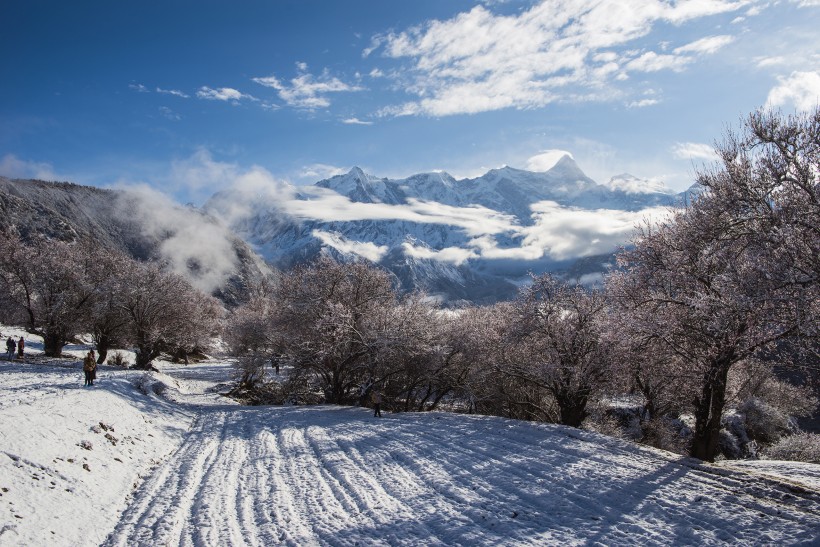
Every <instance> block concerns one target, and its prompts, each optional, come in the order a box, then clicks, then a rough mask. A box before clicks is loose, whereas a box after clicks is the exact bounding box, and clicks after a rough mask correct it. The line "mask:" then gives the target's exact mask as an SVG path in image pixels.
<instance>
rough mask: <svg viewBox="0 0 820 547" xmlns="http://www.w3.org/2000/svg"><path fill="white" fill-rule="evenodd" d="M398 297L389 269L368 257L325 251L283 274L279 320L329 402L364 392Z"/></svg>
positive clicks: (300, 367)
mask: <svg viewBox="0 0 820 547" xmlns="http://www.w3.org/2000/svg"><path fill="white" fill-rule="evenodd" d="M396 301H397V295H396V292H395V290H394V289H393V284H392V281H391V279H390V277H389V275H388V274H387V273H386V272H385V271H383V270H381V269H378V268H376V267H373V266H371V265H368V264H366V263H363V262H355V263H344V264H343V263H337V262H335V261H333V260H332V259H329V258H324V257H323V258H320V259H319V260H318V261H316V262H314V263H312V264H310V265H307V266H304V267H301V268H297V269H295V270H294V271H293V272H291V273H289V274H286V275H284V276H282V278H281V280H280V283H279V286H278V287H277V291H276V305H277V310H276V313H277V319H276V324H277V326H278V327H279V334H280V337H281V340H282V343H283V344H284V346H285V348H286V351H287V353H288V355H289V357H290V359H291V360H292V362H293V364H294V366H295V368H296V372H297V373H303V374H304V373H308V374H311V375H313V376H314V377H315V378H317V379H318V381H319V383H320V385H321V388H322V389H323V391H324V394H325V400H326V401H328V402H331V403H346V402H351V401H353V400H355V399H356V398H358V395H359V390H360V389H361V386H362V385H363V384H366V383H367V382H368V380H370V379H371V378H372V376H373V374H374V372H375V370H376V367H377V364H378V363H377V355H378V349H379V348H380V347H381V346H382V345H383V344H384V337H385V336H388V333H387V332H386V322H385V319H384V316H385V314H389V311H390V309H391V308H392V307H394V306H395V305H396Z"/></svg>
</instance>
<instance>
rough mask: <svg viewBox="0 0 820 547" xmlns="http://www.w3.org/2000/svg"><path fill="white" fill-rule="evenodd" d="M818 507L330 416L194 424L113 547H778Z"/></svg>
mask: <svg viewBox="0 0 820 547" xmlns="http://www.w3.org/2000/svg"><path fill="white" fill-rule="evenodd" d="M818 533H820V494H818V493H817V492H812V491H810V490H804V489H801V488H792V487H790V486H788V485H785V484H783V483H778V482H774V481H762V480H760V479H757V478H753V477H751V476H749V475H745V474H742V473H736V472H729V471H723V470H720V469H716V468H714V467H712V466H699V465H697V464H696V463H694V462H693V461H691V460H686V459H679V458H676V457H674V456H672V455H667V454H664V453H660V452H656V451H652V450H646V449H641V448H639V447H636V446H634V445H629V444H626V443H621V442H619V441H614V440H609V439H606V438H603V437H599V436H597V435H593V434H589V433H585V432H580V431H576V430H570V429H567V428H562V427H554V426H547V425H535V424H528V423H520V422H512V421H507V420H502V419H497V418H486V417H468V416H455V415H447V414H423V415H422V414H403V415H391V416H389V417H386V418H384V419H382V420H377V419H374V418H372V417H371V416H370V413H369V412H368V411H366V410H363V409H354V408H338V407H288V408H251V409H248V408H223V409H211V410H209V411H206V412H203V413H202V414H200V416H199V418H198V419H197V420H196V422H195V425H194V427H193V429H192V431H191V433H190V435H189V436H188V437H187V439H186V440H185V442H184V444H183V445H182V447H181V448H180V449H179V451H178V452H177V453H176V454H175V455H174V456H173V457H171V458H169V459H168V460H167V461H166V462H165V464H164V465H162V466H161V467H160V468H159V469H158V470H157V471H156V473H155V474H154V476H153V477H152V478H151V479H149V480H148V481H147V482H146V483H145V484H144V485H143V486H142V488H141V489H140V490H139V491H138V492H137V493H136V496H135V501H134V502H133V503H132V505H131V506H130V507H129V509H128V510H127V511H126V513H125V514H124V515H123V517H122V519H121V521H120V524H119V525H118V526H117V528H116V530H115V532H114V533H113V534H112V535H111V536H110V537H109V538H108V542H107V544H111V545H152V546H153V545H277V544H283V545H356V544H358V545H395V544H410V545H413V544H417V545H499V544H517V545H518V544H533V545H545V544H562V545H564V544H596V543H598V544H603V545H614V544H630V545H635V544H642V545H645V544H663V545H669V544H678V545H680V544H697V545H704V544H722V543H742V544H789V543H792V544H793V543H802V542H807V543H811V542H813V541H816V539H817V537H818Z"/></svg>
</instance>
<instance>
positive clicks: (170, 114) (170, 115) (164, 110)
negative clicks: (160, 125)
mask: <svg viewBox="0 0 820 547" xmlns="http://www.w3.org/2000/svg"><path fill="white" fill-rule="evenodd" d="M159 113H160V114H162V115H163V117H165V118H167V119H169V120H171V121H173V122H178V121H179V120H181V119H182V117H181V116H180V115H179V114H177V113H176V112H174V111H173V110H171V109H170V108H168V107H167V106H161V107H159Z"/></svg>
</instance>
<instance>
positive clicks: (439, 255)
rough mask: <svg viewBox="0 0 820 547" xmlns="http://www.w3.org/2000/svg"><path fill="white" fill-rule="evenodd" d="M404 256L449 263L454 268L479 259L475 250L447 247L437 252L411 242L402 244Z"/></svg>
mask: <svg viewBox="0 0 820 547" xmlns="http://www.w3.org/2000/svg"><path fill="white" fill-rule="evenodd" d="M402 248H403V250H404V254H405V255H407V256H410V257H413V258H421V259H424V260H436V261H438V262H447V263H450V264H453V265H454V266H460V265H462V264H464V263H465V262H467V261H468V260H470V259H472V258H478V256H479V255H478V252H477V251H476V250H475V249H465V248H463V247H445V248H444V249H440V250H435V249H431V248H430V247H426V246H421V245H413V244H412V243H410V242H409V241H405V242H404V243H402Z"/></svg>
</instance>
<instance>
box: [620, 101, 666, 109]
mask: <svg viewBox="0 0 820 547" xmlns="http://www.w3.org/2000/svg"><path fill="white" fill-rule="evenodd" d="M659 102H660V101H659V100H658V99H640V100H637V101H630V102H628V103H626V106H627V108H645V107H647V106H652V105H655V104H658V103H659Z"/></svg>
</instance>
